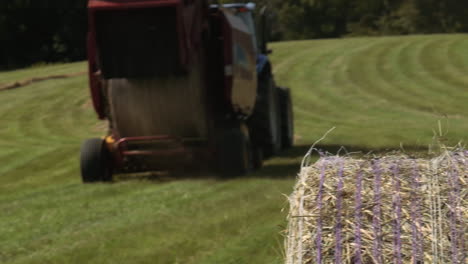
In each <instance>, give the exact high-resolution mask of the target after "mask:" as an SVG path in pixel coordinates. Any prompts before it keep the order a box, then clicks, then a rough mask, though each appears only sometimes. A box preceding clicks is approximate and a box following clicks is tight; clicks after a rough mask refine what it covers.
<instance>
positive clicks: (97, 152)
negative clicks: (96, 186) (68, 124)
mask: <svg viewBox="0 0 468 264" xmlns="http://www.w3.org/2000/svg"><path fill="white" fill-rule="evenodd" d="M111 165H112V164H111V162H110V154H109V151H108V150H107V148H106V147H105V145H104V141H103V140H102V139H99V138H92V139H88V140H86V141H85V142H83V144H82V146H81V155H80V166H81V179H82V181H83V183H96V182H111V181H112V169H111V168H112V166H111Z"/></svg>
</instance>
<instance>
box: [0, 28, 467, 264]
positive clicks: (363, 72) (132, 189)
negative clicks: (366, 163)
mask: <svg viewBox="0 0 468 264" xmlns="http://www.w3.org/2000/svg"><path fill="white" fill-rule="evenodd" d="M271 48H272V49H273V50H274V53H273V55H272V60H273V64H274V71H275V76H276V80H277V83H278V84H280V85H284V86H289V87H291V89H292V92H293V97H294V103H295V107H294V111H295V118H296V146H295V148H294V149H292V150H290V151H287V152H285V153H283V154H282V156H280V157H278V158H274V159H272V160H269V161H267V162H266V166H265V168H264V169H263V170H261V171H259V172H256V173H254V174H252V175H249V176H248V177H243V178H238V179H233V180H224V181H223V180H219V179H216V177H214V176H212V175H198V176H196V178H194V177H193V175H189V174H187V175H184V176H183V177H182V178H171V177H164V178H157V177H145V178H143V177H140V178H135V179H121V180H119V181H117V182H116V183H114V184H96V185H83V184H81V181H80V176H79V167H78V156H79V148H80V144H81V142H82V141H83V140H84V139H85V138H89V137H96V136H100V135H102V134H103V131H105V124H102V123H100V122H98V121H97V120H96V116H95V114H94V112H93V109H92V107H91V102H90V99H89V94H88V88H87V77H86V76H77V77H72V78H66V79H57V80H48V81H43V82H36V83H33V84H30V85H27V86H24V87H21V88H17V89H13V90H5V91H0V212H1V213H0V263H60V264H61V263H184V264H185V263H189V264H190V263H213V264H214V263H253V264H257V263H268V264H270V263H278V264H279V263H282V261H283V247H282V244H283V237H282V231H283V230H284V228H285V225H286V222H285V217H286V212H287V203H286V198H285V194H286V195H287V194H289V193H291V191H292V186H293V184H294V180H295V175H296V173H297V172H298V171H299V162H300V160H301V157H302V155H304V154H305V152H306V151H307V149H308V147H309V146H310V145H311V144H312V143H313V142H314V141H315V140H317V139H318V138H320V137H321V136H322V135H323V134H324V133H325V132H326V131H327V130H329V129H330V128H331V127H336V129H335V131H333V133H331V134H330V135H328V137H327V138H326V139H325V140H324V141H323V142H322V143H321V145H320V147H321V148H323V149H326V150H328V151H330V152H333V151H336V150H337V149H338V148H339V147H340V146H345V147H346V148H347V149H348V150H352V151H355V150H362V151H366V152H367V151H371V150H378V151H380V150H383V149H400V148H403V149H405V150H406V151H410V152H411V151H418V152H420V151H424V150H426V149H427V148H428V145H429V144H431V142H432V139H433V137H434V133H435V132H434V131H435V130H437V131H438V130H439V128H438V123H440V124H441V127H442V129H441V130H442V131H440V132H437V133H438V134H440V133H442V135H443V138H442V139H443V140H444V142H445V143H446V144H448V145H455V144H456V143H458V142H459V141H461V140H464V141H466V140H467V139H468V74H467V73H468V38H467V37H466V36H465V35H431V36H411V37H386V38H351V39H339V40H313V41H299V42H282V43H275V44H272V45H271ZM84 70H86V64H85V63H83V62H81V63H73V64H63V65H50V66H41V67H39V66H37V67H32V68H28V69H24V70H18V71H11V72H0V86H1V85H2V84H6V83H11V82H16V81H21V80H25V79H30V78H33V77H42V76H45V75H55V74H68V73H77V72H82V71H84ZM282 209H285V210H282Z"/></svg>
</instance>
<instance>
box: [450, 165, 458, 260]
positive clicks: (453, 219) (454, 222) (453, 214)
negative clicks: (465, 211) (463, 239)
mask: <svg viewBox="0 0 468 264" xmlns="http://www.w3.org/2000/svg"><path fill="white" fill-rule="evenodd" d="M449 173H450V176H449V179H448V183H449V186H450V189H451V190H450V194H449V200H450V206H449V207H450V233H451V239H450V242H451V251H452V252H451V253H452V263H453V264H458V263H461V262H459V256H458V255H459V254H458V244H459V242H458V241H459V238H460V231H459V230H458V197H459V196H460V191H459V189H460V183H459V182H458V171H457V170H456V168H455V167H453V168H451V170H450V172H449Z"/></svg>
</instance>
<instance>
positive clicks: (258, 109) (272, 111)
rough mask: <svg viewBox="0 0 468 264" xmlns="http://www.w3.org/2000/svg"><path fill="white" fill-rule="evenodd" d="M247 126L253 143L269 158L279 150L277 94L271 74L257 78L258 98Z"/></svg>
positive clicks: (279, 125)
mask: <svg viewBox="0 0 468 264" xmlns="http://www.w3.org/2000/svg"><path fill="white" fill-rule="evenodd" d="M249 127H250V131H251V134H252V138H253V142H254V144H255V145H260V146H262V150H263V155H264V157H265V158H269V157H271V156H273V155H276V154H278V152H279V151H280V150H281V119H280V105H279V95H278V91H277V89H276V88H275V83H274V80H273V77H272V76H271V75H267V76H264V77H260V78H259V86H258V99H257V103H256V106H255V110H254V113H253V115H252V118H251V119H250V120H249Z"/></svg>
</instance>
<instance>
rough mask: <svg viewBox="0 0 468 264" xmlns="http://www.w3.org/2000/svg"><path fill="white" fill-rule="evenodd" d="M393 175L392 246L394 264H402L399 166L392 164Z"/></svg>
mask: <svg viewBox="0 0 468 264" xmlns="http://www.w3.org/2000/svg"><path fill="white" fill-rule="evenodd" d="M392 174H393V187H394V193H393V199H392V203H393V208H394V210H395V212H394V214H395V219H394V221H393V246H394V251H393V253H394V262H395V263H396V264H402V263H403V262H402V258H401V244H402V243H401V217H402V216H401V214H402V213H401V197H400V194H401V179H400V178H399V175H398V174H399V164H398V163H397V164H394V165H393V166H392Z"/></svg>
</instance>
